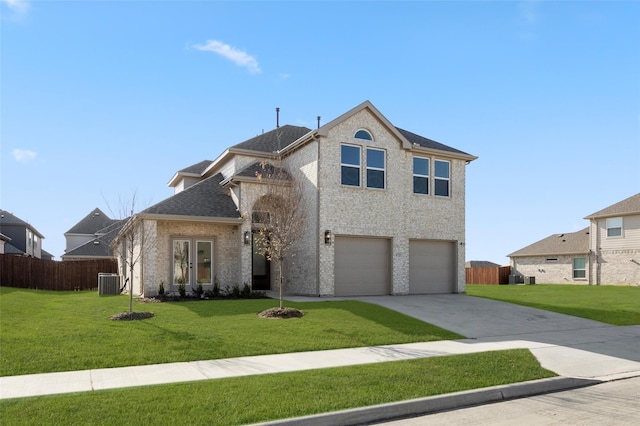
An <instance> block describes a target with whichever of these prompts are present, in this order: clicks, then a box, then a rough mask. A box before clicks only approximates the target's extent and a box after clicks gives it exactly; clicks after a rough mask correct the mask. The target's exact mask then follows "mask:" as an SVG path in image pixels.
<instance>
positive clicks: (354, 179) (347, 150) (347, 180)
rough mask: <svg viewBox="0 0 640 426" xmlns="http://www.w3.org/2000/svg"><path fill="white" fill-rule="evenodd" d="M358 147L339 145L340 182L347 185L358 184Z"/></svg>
mask: <svg viewBox="0 0 640 426" xmlns="http://www.w3.org/2000/svg"><path fill="white" fill-rule="evenodd" d="M360 157H361V153H360V147H359V146H353V145H341V146H340V169H341V176H342V177H341V183H342V184H343V185H347V186H360Z"/></svg>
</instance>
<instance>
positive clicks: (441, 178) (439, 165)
mask: <svg viewBox="0 0 640 426" xmlns="http://www.w3.org/2000/svg"><path fill="white" fill-rule="evenodd" d="M450 166H451V164H450V163H449V162H448V161H442V160H435V161H434V181H433V186H434V194H435V195H439V196H442V197H448V196H449V192H450V190H449V181H450Z"/></svg>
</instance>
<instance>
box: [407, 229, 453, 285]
mask: <svg viewBox="0 0 640 426" xmlns="http://www.w3.org/2000/svg"><path fill="white" fill-rule="evenodd" d="M455 290H456V245H455V243H452V242H450V241H423V240H419V241H410V242H409V293H411V294H430V293H454V292H455Z"/></svg>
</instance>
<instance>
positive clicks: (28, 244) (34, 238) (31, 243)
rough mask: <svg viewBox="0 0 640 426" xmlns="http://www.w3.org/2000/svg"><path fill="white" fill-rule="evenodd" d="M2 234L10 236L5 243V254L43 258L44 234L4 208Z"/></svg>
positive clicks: (0, 230) (0, 223)
mask: <svg viewBox="0 0 640 426" xmlns="http://www.w3.org/2000/svg"><path fill="white" fill-rule="evenodd" d="M0 234H3V235H4V236H5V237H8V238H9V240H8V241H7V240H5V243H4V253H5V254H19V255H23V256H30V257H35V258H38V259H41V258H42V240H43V239H44V236H43V235H42V234H41V233H40V232H38V230H37V229H36V228H34V227H33V226H32V225H30V224H29V223H27V222H25V221H24V220H22V219H20V218H19V217H17V216H14V215H13V214H11V213H9V212H8V211H6V210H2V209H0Z"/></svg>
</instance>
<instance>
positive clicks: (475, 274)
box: [466, 266, 511, 285]
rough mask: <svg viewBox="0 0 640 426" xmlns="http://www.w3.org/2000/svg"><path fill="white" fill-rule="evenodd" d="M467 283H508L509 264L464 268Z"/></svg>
mask: <svg viewBox="0 0 640 426" xmlns="http://www.w3.org/2000/svg"><path fill="white" fill-rule="evenodd" d="M466 270H467V284H493V285H497V284H509V274H511V266H500V267H495V268H466Z"/></svg>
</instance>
